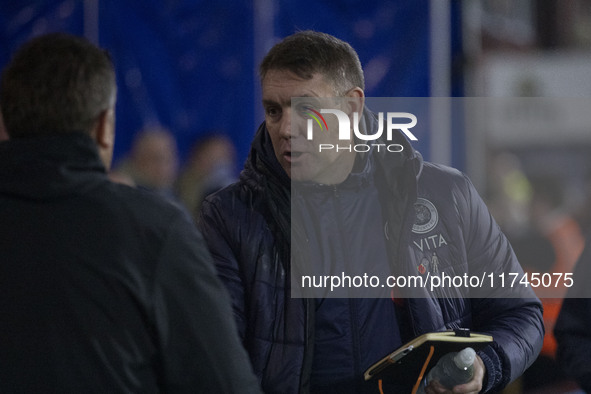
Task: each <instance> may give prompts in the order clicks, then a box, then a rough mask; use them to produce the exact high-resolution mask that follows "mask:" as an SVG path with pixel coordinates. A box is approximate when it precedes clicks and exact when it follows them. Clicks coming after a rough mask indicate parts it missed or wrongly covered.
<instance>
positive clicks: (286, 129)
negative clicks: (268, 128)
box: [279, 108, 292, 138]
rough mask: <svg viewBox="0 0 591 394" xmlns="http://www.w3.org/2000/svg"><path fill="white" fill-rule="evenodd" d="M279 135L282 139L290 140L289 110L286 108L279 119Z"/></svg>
mask: <svg viewBox="0 0 591 394" xmlns="http://www.w3.org/2000/svg"><path fill="white" fill-rule="evenodd" d="M279 134H280V135H281V137H283V138H291V137H292V135H291V108H286V109H284V111H283V116H282V117H281V125H280V126H279Z"/></svg>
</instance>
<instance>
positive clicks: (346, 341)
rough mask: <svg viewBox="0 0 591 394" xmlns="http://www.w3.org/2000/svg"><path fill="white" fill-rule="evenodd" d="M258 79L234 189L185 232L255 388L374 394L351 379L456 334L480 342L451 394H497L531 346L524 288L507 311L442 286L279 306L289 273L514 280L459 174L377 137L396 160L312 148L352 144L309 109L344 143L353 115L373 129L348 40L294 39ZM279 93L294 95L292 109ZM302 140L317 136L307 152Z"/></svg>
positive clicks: (538, 335) (533, 325)
mask: <svg viewBox="0 0 591 394" xmlns="http://www.w3.org/2000/svg"><path fill="white" fill-rule="evenodd" d="M260 76H261V84H262V93H263V94H262V98H263V107H264V109H265V122H264V123H263V124H262V125H261V126H260V128H259V130H258V132H257V133H256V135H255V137H254V141H253V143H252V147H251V152H250V156H249V159H248V160H247V162H246V165H245V169H244V171H243V172H242V174H241V178H240V181H239V182H238V183H236V184H234V185H231V186H229V187H227V188H225V189H222V190H221V191H219V192H217V193H215V194H213V195H211V196H210V197H208V198H207V199H206V201H205V203H204V204H203V208H202V211H201V216H200V222H199V223H200V228H201V229H202V232H203V235H204V238H205V239H206V241H207V242H208V246H209V248H210V251H211V252H212V255H213V256H214V260H215V261H216V266H217V269H218V273H219V275H220V277H221V278H222V279H223V280H224V282H225V284H226V286H227V287H228V289H229V291H230V293H231V298H232V301H233V303H234V314H235V318H236V320H237V322H238V329H239V332H240V335H241V337H242V338H243V341H244V344H245V347H246V348H247V350H248V352H249V354H250V357H251V360H252V362H253V367H254V370H255V373H256V374H257V376H258V377H259V380H260V381H261V383H262V386H263V389H264V390H265V391H267V392H274V393H275V392H277V393H279V392H280V393H305V392H308V391H310V392H312V393H326V392H339V393H362V392H363V393H365V392H371V393H377V392H379V387H378V382H375V381H369V382H364V380H363V372H364V371H365V369H366V368H368V367H369V366H370V365H371V364H373V363H374V362H376V361H377V360H379V359H381V358H382V357H384V356H386V355H387V354H388V353H389V352H391V351H393V350H394V349H395V348H397V347H398V346H400V345H402V344H403V343H404V342H406V341H409V340H410V339H411V338H413V337H414V336H418V335H420V334H423V333H425V332H429V331H441V330H445V329H452V328H459V327H465V328H470V329H473V330H475V331H482V332H484V333H486V334H489V335H491V336H493V338H494V343H493V344H492V345H489V346H487V347H485V348H484V349H482V350H481V351H479V352H478V357H476V360H477V361H476V363H475V367H474V371H475V372H474V378H473V379H472V380H471V381H470V382H468V383H467V384H465V385H458V386H457V387H455V389H454V392H457V393H474V392H478V391H480V390H481V389H482V390H483V391H487V392H494V391H498V390H500V389H502V388H503V387H504V386H505V385H506V384H507V383H509V382H510V381H511V380H514V379H515V378H517V377H518V376H519V375H521V374H522V373H523V371H524V370H525V369H526V368H527V367H528V366H529V365H530V364H531V363H532V362H533V360H534V359H535V357H536V356H537V354H538V353H539V351H540V347H541V344H542V337H543V326H542V313H541V306H540V302H539V300H538V299H537V298H536V297H535V295H534V294H533V292H532V291H531V289H525V290H524V291H523V292H522V293H520V294H518V295H517V296H516V297H515V298H512V299H505V298H502V296H503V294H502V293H501V292H497V293H496V298H493V297H484V298H480V299H478V298H473V297H474V295H473V294H469V292H468V291H467V290H466V289H458V288H452V289H446V292H431V291H429V289H420V288H419V289H415V290H416V291H417V292H419V293H421V294H420V295H419V296H418V297H417V298H406V299H402V298H400V297H396V302H393V300H391V299H390V296H391V295H390V292H389V291H388V292H387V293H386V295H387V298H385V297H384V298H371V297H364V295H365V293H363V290H361V291H359V292H357V294H358V295H355V296H354V297H356V298H354V297H353V296H348V295H347V296H345V297H343V298H328V297H323V296H316V295H313V296H312V297H314V298H310V297H308V296H307V295H306V294H304V297H308V298H294V297H292V294H293V293H292V290H293V288H292V286H293V287H294V288H295V287H296V286H295V285H294V284H300V283H302V282H301V280H300V278H299V277H298V276H297V275H295V276H292V275H294V272H297V273H298V274H299V272H300V270H299V269H301V268H302V267H305V268H308V267H311V270H312V271H313V270H314V269H317V271H318V272H319V274H320V275H326V274H332V275H335V276H336V275H341V273H343V274H346V275H351V276H353V275H361V274H362V273H363V272H366V273H369V274H370V275H372V274H371V272H373V271H371V269H375V270H376V271H379V270H382V269H385V270H386V271H387V270H388V269H390V268H392V269H393V270H394V272H402V273H405V274H406V275H415V276H421V275H422V276H423V277H425V276H427V275H435V274H436V273H437V272H445V273H446V274H455V275H462V274H464V273H466V272H470V274H472V275H481V274H483V273H485V272H488V273H497V272H505V271H507V272H514V273H520V272H521V273H522V272H523V271H522V270H521V267H520V266H519V263H518V262H517V259H516V258H515V255H514V254H513V252H512V250H511V247H510V246H509V244H508V242H507V240H506V238H505V237H504V235H503V234H502V233H501V231H500V230H499V228H498V226H497V225H496V223H495V222H494V220H493V219H492V217H491V216H490V214H489V213H488V210H487V209H486V206H485V205H484V203H483V202H482V200H481V199H480V197H479V196H478V193H477V192H476V191H475V189H474V187H473V186H472V184H471V182H470V181H469V180H468V179H467V177H465V176H464V175H463V174H461V173H460V172H459V171H457V170H454V169H451V168H447V167H444V166H440V165H436V164H431V163H427V162H423V160H422V158H421V156H420V155H419V154H418V153H417V152H415V151H414V150H413V149H412V147H411V145H410V144H409V142H408V141H407V140H406V139H405V138H404V137H403V136H402V133H401V132H400V133H399V132H397V131H395V132H394V133H393V134H394V136H393V141H389V142H388V141H385V137H384V140H379V141H377V142H378V143H380V142H382V143H384V142H387V143H392V142H396V143H398V144H400V146H401V147H403V148H404V149H403V150H399V151H395V152H389V151H385V149H382V150H381V152H380V151H378V150H376V149H373V150H371V151H369V152H366V151H364V152H366V153H364V154H361V153H360V154H356V153H355V152H353V151H352V150H348V149H346V148H345V149H340V150H338V149H336V150H335V149H332V150H328V149H325V150H324V151H323V150H322V149H319V148H320V146H315V145H314V143H315V142H316V141H318V140H321V141H323V142H326V143H327V144H326V145H323V147H324V148H326V147H327V146H331V144H332V146H333V147H334V146H335V144H336V143H337V142H335V140H336V138H337V131H338V134H339V135H338V136H339V141H338V143H340V144H341V145H343V146H347V144H348V143H352V142H353V141H352V140H346V141H341V138H340V131H341V127H340V124H341V122H340V121H341V119H340V118H339V124H338V127H337V124H336V123H337V122H336V116H334V115H330V113H327V112H324V114H325V115H324V117H323V118H322V119H323V122H326V123H324V124H322V123H323V122H321V116H319V115H322V114H321V113H322V111H323V109H326V108H330V109H331V110H332V108H334V107H330V106H323V105H324V104H325V103H326V102H330V103H333V104H332V105H335V106H338V107H339V108H340V109H339V111H341V112H345V113H346V114H347V115H348V116H345V117H347V118H348V120H349V122H346V121H344V122H343V124H349V125H350V128H351V130H346V126H345V127H343V128H344V130H343V131H344V132H345V133H344V134H346V132H347V131H348V132H349V138H350V139H351V137H350V136H351V135H352V134H353V133H352V129H353V125H354V122H355V118H356V117H355V115H352V114H354V113H357V114H358V115H359V114H361V113H363V115H359V117H358V118H357V119H363V120H361V121H360V122H359V123H360V126H361V123H364V126H365V127H364V129H365V130H366V136H368V135H376V134H377V132H376V130H377V128H378V120H377V119H376V118H375V117H374V116H373V115H372V114H370V113H366V112H367V111H364V110H363V106H364V92H363V86H364V81H363V79H364V78H363V71H362V69H361V65H360V62H359V59H358V57H357V54H356V53H355V51H354V50H353V49H352V48H351V47H350V46H349V45H348V44H346V43H344V42H343V41H341V40H338V39H337V38H335V37H332V36H330V35H327V34H323V33H318V32H299V33H296V34H294V35H292V36H290V37H287V38H285V39H284V40H283V41H281V42H279V43H278V44H276V45H275V46H274V47H273V48H272V49H271V50H270V51H269V53H268V54H267V55H266V57H265V58H264V60H263V62H262V63H261V67H260ZM294 97H298V98H303V99H301V101H300V103H301V105H300V104H297V105H296V103H295V102H292V99H293V98H294ZM335 103H336V104H335ZM394 110H396V109H394ZM314 111H316V112H314ZM314 117H315V119H316V120H317V121H318V122H317V123H314V121H313V120H312V118H314ZM306 121H307V122H308V124H309V125H310V126H309V127H308V129H307V130H308V134H306V126H305V125H306ZM302 124H303V126H302V127H298V126H299V125H302ZM360 128H361V127H360ZM310 130H312V131H314V132H313V133H311V132H310ZM331 133H332V134H331ZM311 134H313V135H314V138H316V137H318V139H317V140H314V142H312V141H311V138H310V137H309V136H310V135H311ZM384 134H386V133H384ZM307 136H308V137H307ZM331 136H332V137H334V138H332V140H331V139H330V137H331ZM345 139H346V138H345ZM355 142H360V141H358V140H355ZM328 143H329V144H328ZM370 143H373V142H368V144H370ZM293 212H297V213H298V215H294V214H293ZM434 240H437V241H436V242H435V241H434ZM294 242H296V243H294ZM428 242H429V245H427V243H428ZM300 263H303V265H302V264H300ZM296 264H297V268H298V269H296ZM306 264H308V265H306ZM327 267H328V269H326V268H327ZM332 267H337V268H339V269H332ZM341 267H347V269H348V271H347V270H345V271H344V270H342V269H340V268H341ZM360 271H361V272H360ZM379 272H381V271H379ZM294 277H295V279H292V278H294ZM302 279H303V276H302ZM382 279H383V278H382ZM382 283H383V282H382ZM321 287H322V286H319V289H320V290H321V291H323V292H324V294H327V293H328V291H329V290H328V289H327V288H326V287H325V288H323V289H322V288H321ZM378 289H380V287H378ZM299 290H301V289H299ZM364 290H371V289H367V288H366V289H364ZM353 291H355V289H353ZM493 292H494V289H493V291H489V293H488V294H491V293H493ZM343 293H345V294H346V292H342V293H341V294H343ZM300 294H301V293H300ZM372 297H373V296H372ZM499 297H500V298H499ZM388 383H392V385H393V386H389V387H388V388H386V387H385V386H384V387H383V389H384V391H386V392H394V393H401V392H404V391H401V390H399V389H397V388H396V387H395V386H396V384H397V382H396V381H395V379H394V382H388ZM434 386H435V384H432V385H431V386H430V389H431V390H434V389H435V387H434ZM440 392H443V391H440Z"/></svg>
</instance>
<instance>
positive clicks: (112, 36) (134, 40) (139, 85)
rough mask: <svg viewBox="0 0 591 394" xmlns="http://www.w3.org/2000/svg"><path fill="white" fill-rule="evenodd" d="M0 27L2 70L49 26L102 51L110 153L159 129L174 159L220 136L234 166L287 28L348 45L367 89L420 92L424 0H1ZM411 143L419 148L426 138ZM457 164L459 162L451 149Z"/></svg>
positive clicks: (425, 76)
mask: <svg viewBox="0 0 591 394" xmlns="http://www.w3.org/2000/svg"><path fill="white" fill-rule="evenodd" d="M456 19H457V18H456ZM0 29H1V31H0V43H1V45H0V65H1V66H2V67H3V66H4V65H5V64H6V63H7V62H8V60H9V57H10V54H11V53H12V52H13V51H14V50H15V49H16V48H17V47H18V46H19V45H20V44H22V43H23V42H24V41H26V40H27V39H29V38H30V37H32V36H34V35H38V34H42V33H46V32H51V31H67V32H70V33H73V34H77V35H86V36H89V35H90V36H95V37H89V38H91V39H93V40H96V39H98V44H99V45H100V46H102V47H104V48H106V49H107V50H109V52H110V53H111V55H112V57H113V60H114V63H115V66H116V70H117V78H118V83H119V92H118V102H117V143H116V147H115V158H116V159H117V158H120V157H121V156H122V155H124V154H125V153H126V152H127V151H128V149H129V147H130V145H131V142H132V139H133V136H134V134H135V133H136V132H137V131H138V130H140V129H141V128H142V127H144V126H145V125H149V124H161V125H164V126H166V127H168V128H170V129H171V130H172V131H173V132H174V133H175V135H176V136H177V140H178V143H179V148H180V151H181V156H182V157H185V156H186V154H187V153H188V151H189V148H190V146H191V145H192V143H193V142H194V141H195V140H196V139H197V138H198V137H199V136H200V135H202V134H204V133H207V132H211V131H220V132H224V133H227V134H228V135H230V136H231V138H232V139H233V141H234V142H235V144H236V147H237V149H238V153H239V159H240V160H241V161H243V160H244V159H245V158H246V155H247V153H248V149H249V145H250V141H251V139H252V136H253V133H254V131H255V129H256V127H257V126H258V125H259V124H260V122H261V121H262V111H261V110H259V107H260V103H259V100H260V96H258V93H257V89H258V84H259V83H258V79H257V75H256V67H257V65H258V62H259V61H260V58H261V56H262V55H263V54H264V52H266V50H268V49H269V47H270V46H271V45H272V44H273V43H274V42H276V41H277V40H278V39H279V38H281V37H284V36H286V35H289V34H291V33H293V32H294V31H296V30H304V29H314V30H319V31H324V32H327V33H330V34H333V35H335V36H337V37H339V38H341V39H344V40H345V41H348V42H350V43H351V45H352V46H353V47H354V48H355V49H356V50H357V51H358V53H359V56H360V58H361V62H362V64H363V66H364V69H365V71H366V79H367V89H366V95H367V96H373V97H389V96H399V97H405V96H414V97H416V96H429V1H428V0H395V1H383V0H342V1H328V0H316V1H308V0H302V1H297V2H294V1H287V0H280V1H272V0H255V1H224V2H216V1H210V0H207V1H205V0H192V1H189V0H166V1H162V0H118V1H106V0H104V1H101V0H85V1H76V0H61V1H58V0H47V1H28V2H27V1H18V2H2V3H1V4H0ZM40 60H42V59H40ZM415 146H416V147H418V148H419V149H420V150H421V151H423V152H424V153H425V152H428V149H429V146H428V138H422V139H420V141H419V143H418V144H415ZM454 161H455V162H456V163H454V164H455V165H458V164H460V166H461V163H462V162H463V161H462V160H461V158H460V159H457V155H456V153H454Z"/></svg>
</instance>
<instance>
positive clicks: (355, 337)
mask: <svg viewBox="0 0 591 394" xmlns="http://www.w3.org/2000/svg"><path fill="white" fill-rule="evenodd" d="M333 197H334V206H335V208H336V209H335V211H336V212H335V216H336V218H337V226H338V228H339V230H340V229H343V222H342V215H341V213H342V211H343V210H342V206H341V198H340V197H341V196H340V194H339V189H338V187H337V185H333ZM339 234H340V242H341V245H340V246H342V247H343V248H342V249H341V250H345V249H344V247H345V245H347V242H346V240H345V239H344V238H343V233H342V231H339ZM348 256H349V254H348V253H343V258H344V259H347V261H345V263H346V264H345V267H352V265H351V261H349V259H348ZM347 299H348V300H349V318H350V322H351V341H352V343H351V345H352V348H353V349H352V351H353V373H354V374H357V373H359V372H360V366H359V365H360V361H359V360H360V355H359V327H358V325H357V321H356V320H355V316H356V315H357V301H356V299H355V298H347Z"/></svg>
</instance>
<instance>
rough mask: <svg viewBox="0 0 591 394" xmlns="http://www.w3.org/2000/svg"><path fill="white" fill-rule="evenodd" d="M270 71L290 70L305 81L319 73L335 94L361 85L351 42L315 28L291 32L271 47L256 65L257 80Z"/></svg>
mask: <svg viewBox="0 0 591 394" xmlns="http://www.w3.org/2000/svg"><path fill="white" fill-rule="evenodd" d="M270 70H283V71H291V72H293V73H294V74H296V75H297V76H298V77H300V78H302V79H306V80H307V79H312V78H313V76H314V74H321V75H323V76H324V77H325V78H326V80H327V81H328V82H330V83H332V85H333V88H334V90H335V95H337V96H341V95H344V94H345V93H346V92H348V91H349V90H351V89H353V88H355V87H359V88H361V89H364V88H365V81H364V77H363V69H362V68H361V62H360V61H359V56H358V55H357V52H355V50H354V49H353V48H352V47H351V45H349V44H348V43H346V42H344V41H342V40H339V39H338V38H336V37H333V36H331V35H330V34H326V33H320V32H316V31H310V30H307V31H301V32H298V33H295V34H293V35H291V36H289V37H286V38H285V39H283V40H282V41H281V42H279V43H277V44H276V45H275V46H274V47H273V48H271V50H270V51H269V53H268V54H267V56H265V58H264V59H263V61H262V62H261V65H260V68H259V74H260V78H261V81H262V80H263V79H264V78H265V76H266V75H267V73H268V72H269V71H270Z"/></svg>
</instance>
